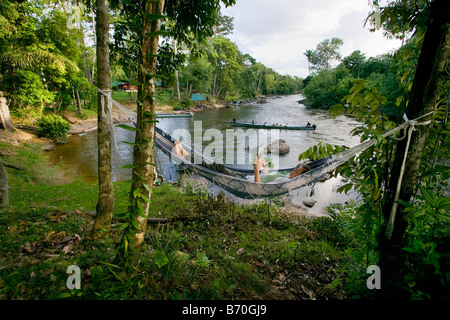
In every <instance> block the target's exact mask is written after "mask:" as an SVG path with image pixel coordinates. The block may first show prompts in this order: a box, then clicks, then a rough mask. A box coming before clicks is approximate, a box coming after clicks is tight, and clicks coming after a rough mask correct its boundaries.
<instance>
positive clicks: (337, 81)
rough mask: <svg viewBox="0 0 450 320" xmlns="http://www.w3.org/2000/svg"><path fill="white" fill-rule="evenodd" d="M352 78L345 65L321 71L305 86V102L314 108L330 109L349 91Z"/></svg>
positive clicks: (303, 92)
mask: <svg viewBox="0 0 450 320" xmlns="http://www.w3.org/2000/svg"><path fill="white" fill-rule="evenodd" d="M351 79H352V78H351V76H350V75H349V71H348V70H347V69H346V68H345V67H338V68H336V69H333V70H323V71H320V72H319V73H318V74H317V75H315V76H314V77H313V78H312V79H310V80H309V82H308V83H307V84H306V85H305V86H304V87H303V89H302V94H303V95H304V96H305V97H306V100H305V101H304V103H305V104H306V105H308V106H311V107H313V108H318V109H329V108H330V107H331V106H333V105H335V104H337V103H339V102H341V100H342V98H343V97H344V96H345V95H346V94H347V93H348V91H349V90H350V88H351Z"/></svg>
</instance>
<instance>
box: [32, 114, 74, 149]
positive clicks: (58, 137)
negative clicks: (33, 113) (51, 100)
mask: <svg viewBox="0 0 450 320" xmlns="http://www.w3.org/2000/svg"><path fill="white" fill-rule="evenodd" d="M38 127H39V134H40V135H41V136H43V137H46V138H49V139H53V140H54V141H55V142H57V143H67V142H68V141H69V138H68V137H67V132H68V131H69V130H70V124H69V122H67V121H66V120H64V119H63V118H61V117H60V116H57V115H55V114H50V115H43V116H42V117H41V119H40V120H39V122H38Z"/></svg>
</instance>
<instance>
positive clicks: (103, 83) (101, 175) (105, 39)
mask: <svg viewBox="0 0 450 320" xmlns="http://www.w3.org/2000/svg"><path fill="white" fill-rule="evenodd" d="M110 77H111V76H110V66H109V4H108V0H97V81H98V87H99V89H100V90H102V91H103V93H105V94H106V96H105V95H104V94H103V93H100V92H99V94H98V184H99V198H98V202H97V215H96V216H95V222H94V227H93V230H92V233H93V236H94V238H101V237H103V236H104V235H106V233H107V232H103V231H108V230H109V229H110V227H111V220H112V216H113V210H114V190H113V184H112V174H111V131H110V128H111V113H110V112H111V78H110Z"/></svg>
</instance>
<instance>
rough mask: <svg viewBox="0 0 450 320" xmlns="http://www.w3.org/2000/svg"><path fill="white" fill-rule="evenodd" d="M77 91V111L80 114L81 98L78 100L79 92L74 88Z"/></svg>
mask: <svg viewBox="0 0 450 320" xmlns="http://www.w3.org/2000/svg"><path fill="white" fill-rule="evenodd" d="M76 93H77V113H79V114H81V100H80V93H79V92H78V89H77V90H76Z"/></svg>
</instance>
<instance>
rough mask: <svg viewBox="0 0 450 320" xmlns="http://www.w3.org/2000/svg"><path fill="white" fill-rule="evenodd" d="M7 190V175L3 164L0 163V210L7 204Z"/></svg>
mask: <svg viewBox="0 0 450 320" xmlns="http://www.w3.org/2000/svg"><path fill="white" fill-rule="evenodd" d="M8 188H9V187H8V174H7V173H6V170H5V168H4V167H3V164H2V163H0V208H1V207H5V206H7V205H8V203H9V197H8Z"/></svg>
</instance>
